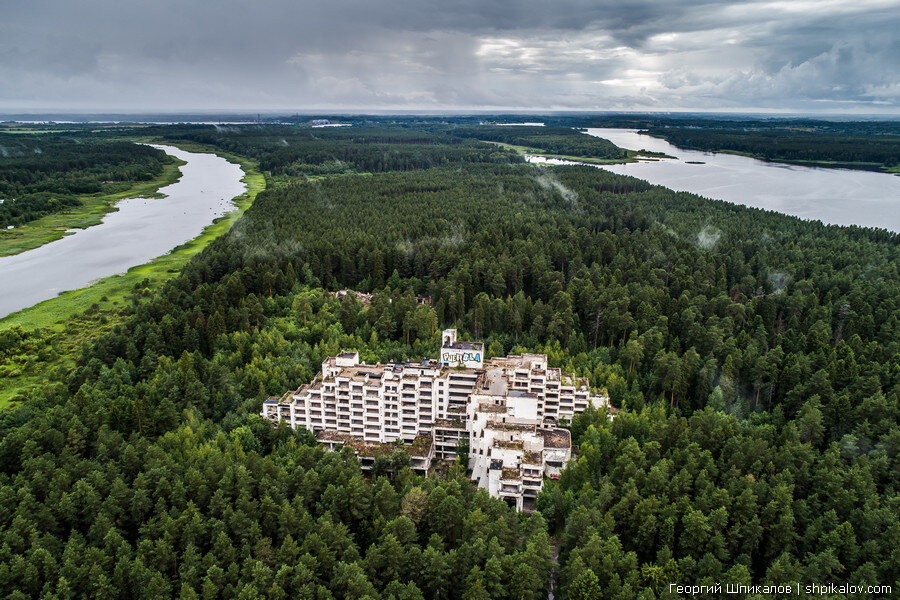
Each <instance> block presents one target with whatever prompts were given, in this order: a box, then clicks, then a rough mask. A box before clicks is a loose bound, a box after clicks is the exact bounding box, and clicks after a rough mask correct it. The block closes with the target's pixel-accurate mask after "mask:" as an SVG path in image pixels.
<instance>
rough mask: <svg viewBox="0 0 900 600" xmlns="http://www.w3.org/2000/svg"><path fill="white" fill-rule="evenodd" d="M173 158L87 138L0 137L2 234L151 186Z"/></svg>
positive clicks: (100, 138) (122, 143) (86, 135)
mask: <svg viewBox="0 0 900 600" xmlns="http://www.w3.org/2000/svg"><path fill="white" fill-rule="evenodd" d="M169 162H170V158H169V157H168V156H167V155H166V153H165V152H163V151H162V150H157V149H156V148H151V147H149V146H145V145H140V144H135V143H132V142H126V141H114V140H111V139H108V138H107V137H104V136H92V135H90V134H89V132H75V133H74V134H62V133H50V134H41V135H29V134H0V199H2V200H3V202H2V203H0V228H4V229H5V228H6V227H7V226H9V225H22V224H24V223H27V222H29V221H33V220H35V219H39V218H40V217H42V216H44V215H48V214H52V213H55V212H59V211H61V210H65V209H67V208H72V207H74V206H79V205H80V204H81V201H80V200H79V196H82V195H86V194H101V193H103V194H111V193H117V192H122V191H125V190H127V189H129V188H130V187H131V186H132V185H133V184H134V183H135V182H139V181H150V180H151V179H153V178H154V177H156V176H158V175H159V174H160V173H162V171H163V167H164V166H165V165H166V164H168V163H169Z"/></svg>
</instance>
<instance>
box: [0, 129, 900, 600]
mask: <svg viewBox="0 0 900 600" xmlns="http://www.w3.org/2000/svg"><path fill="white" fill-rule="evenodd" d="M154 132H155V133H156V134H157V135H161V136H166V137H165V139H168V140H173V139H183V140H190V141H194V142H199V143H204V144H208V145H211V146H215V147H219V148H223V149H227V150H228V151H229V152H233V153H236V154H240V155H245V156H251V157H254V158H257V159H258V160H259V161H260V164H261V165H264V166H263V169H266V170H268V171H269V178H270V186H269V188H268V189H267V190H266V191H265V192H262V193H260V194H259V196H258V197H257V199H256V201H255V202H254V204H253V205H252V206H251V208H250V209H248V210H247V212H246V213H245V214H244V216H243V217H242V218H241V219H240V220H239V221H238V222H237V223H236V224H235V226H234V227H233V228H232V230H231V232H230V233H228V234H226V235H224V236H222V237H220V238H219V239H217V240H216V241H215V242H213V243H212V244H211V245H210V246H208V247H207V248H206V249H205V250H204V251H203V252H202V253H201V254H200V255H198V256H197V257H196V258H195V259H194V260H193V261H192V262H191V263H189V264H188V265H187V266H186V267H185V268H184V270H183V272H182V273H181V275H180V276H179V277H177V278H176V279H174V280H171V281H170V282H168V283H167V284H165V285H164V286H163V288H162V289H160V290H159V291H157V292H147V293H146V294H144V293H141V294H138V293H136V294H135V296H134V298H133V300H132V305H131V307H130V309H129V312H130V315H129V317H128V318H127V320H125V322H124V323H123V324H121V325H117V326H115V327H114V328H113V329H112V331H110V332H109V333H108V334H107V335H105V336H103V337H102V338H101V339H100V340H99V341H98V342H97V343H95V344H93V345H91V346H89V347H85V348H84V349H83V351H82V353H81V356H80V358H79V360H78V366H77V367H76V368H75V369H74V370H73V371H72V372H70V373H58V374H48V376H47V377H48V382H47V384H46V386H44V387H43V388H42V389H39V390H37V391H35V392H33V393H31V394H30V397H29V398H27V399H25V400H23V401H22V402H19V403H18V404H17V405H16V406H15V407H14V408H13V409H10V410H7V411H5V412H4V413H3V414H2V415H0V590H2V593H3V594H4V595H5V596H7V597H10V598H28V597H34V598H41V597H45V598H64V597H97V598H132V597H137V598H158V597H178V598H219V597H225V598H232V597H233V598H289V597H299V598H323V599H324V598H335V599H344V598H348V599H350V598H352V599H363V598H368V599H372V600H378V599H382V600H387V599H388V598H395V599H401V598H404V599H405V598H409V599H413V598H423V599H424V598H448V599H449V598H462V599H466V600H475V599H482V598H483V599H489V598H492V599H504V598H509V599H513V598H516V599H518V598H545V597H547V587H548V585H549V581H550V580H551V577H552V575H551V572H552V570H553V568H554V561H553V556H554V547H555V546H556V545H557V544H558V551H559V558H558V563H559V564H558V577H559V580H558V583H559V587H558V588H557V589H556V597H557V598H559V597H562V598H565V599H569V600H586V599H589V598H613V599H642V600H650V599H654V598H673V597H676V596H674V595H673V594H670V593H669V591H668V584H669V583H688V584H699V583H701V582H719V583H723V584H724V583H726V582H735V583H751V582H757V583H763V582H766V583H793V582H801V583H812V582H823V581H824V582H835V583H840V582H853V583H863V584H888V585H894V586H895V587H894V589H898V588H897V587H896V586H898V585H900V580H898V574H900V553H898V551H897V548H898V547H900V521H898V514H900V497H898V493H897V491H898V490H897V485H898V478H900V464H898V456H897V455H898V452H900V425H898V420H900V413H898V395H900V289H898V287H900V273H898V268H900V240H898V237H897V236H896V234H892V233H890V232H887V231H884V230H871V229H863V228H858V227H835V226H823V225H822V224H820V223H816V222H804V221H801V220H799V219H796V218H792V217H787V216H784V215H779V214H776V213H771V212H764V211H760V210H757V209H750V208H746V207H741V206H736V205H731V204H727V203H725V202H717V201H710V200H706V199H702V198H699V197H697V196H693V195H690V194H684V193H675V192H672V191H670V190H667V189H665V188H661V187H658V186H651V185H650V184H648V183H646V182H644V181H640V180H637V179H633V178H628V177H622V176H617V175H614V174H611V173H608V172H606V171H603V170H600V169H596V168H592V167H550V168H548V167H540V166H536V165H528V164H522V163H521V162H520V161H521V159H520V158H519V157H518V156H516V155H515V154H514V153H511V152H507V151H503V150H502V149H500V148H498V147H497V146H496V145H491V144H486V143H480V142H477V141H475V140H472V139H463V138H461V137H455V136H454V135H453V134H452V132H435V131H430V130H425V129H422V130H420V131H416V130H415V129H414V128H411V127H408V126H404V127H402V128H389V127H373V128H368V129H356V128H347V129H314V130H310V129H308V128H291V127H286V126H265V127H242V128H237V127H235V128H228V129H225V128H214V127H179V128H159V129H158V130H155V131H154ZM295 146H296V147H295ZM330 164H333V165H334V173H335V175H332V176H322V175H323V174H324V173H325V171H324V170H323V165H330ZM338 173H339V175H338ZM340 287H353V288H356V289H359V290H364V291H372V292H374V293H375V297H374V299H373V302H372V303H371V305H370V306H367V307H364V306H362V305H361V304H359V303H358V302H357V301H356V300H355V299H354V298H353V296H347V297H345V299H344V300H343V301H341V302H338V301H337V300H336V299H334V298H333V297H332V296H330V295H329V294H327V291H328V290H334V289H338V288H340ZM415 295H429V296H431V298H432V304H431V305H430V306H429V305H417V303H416V301H415ZM443 325H454V326H456V327H458V328H460V329H461V330H463V331H465V332H466V333H467V335H468V336H470V337H472V338H481V339H484V340H485V342H486V347H487V349H488V350H487V353H488V355H501V354H506V353H509V352H514V351H522V350H532V351H538V352H544V353H547V354H548V355H549V358H550V362H551V364H553V365H554V366H561V367H564V368H566V369H567V370H572V371H577V372H578V373H580V374H583V375H585V376H587V377H589V378H590V381H591V385H592V386H595V387H604V388H606V389H607V390H608V391H609V393H610V396H611V398H612V401H613V403H614V404H615V405H616V406H618V407H620V408H621V409H622V410H621V411H620V412H619V414H618V416H617V417H616V418H615V420H613V421H612V422H609V421H608V420H607V418H606V416H605V414H602V413H601V414H598V413H595V412H590V413H586V414H585V415H583V416H580V417H577V418H575V419H574V420H573V422H572V423H571V429H572V433H573V441H574V443H575V444H576V445H577V459H576V460H575V461H573V463H572V464H570V465H569V467H568V468H567V469H566V471H565V472H564V474H563V477H562V478H561V479H560V481H559V482H558V484H552V483H548V484H547V485H546V486H545V489H544V491H543V492H542V494H541V496H540V497H539V499H538V503H537V504H538V511H537V512H535V513H533V514H531V515H520V514H515V513H513V512H511V511H510V510H509V509H508V508H507V507H506V505H505V503H503V502H501V501H499V500H492V499H490V498H488V497H487V496H486V495H485V494H484V492H475V490H474V489H473V487H472V485H471V484H470V483H469V482H468V480H467V479H465V477H464V474H463V473H461V472H459V468H454V469H451V470H450V471H449V472H448V473H446V474H444V475H443V476H442V477H439V476H437V475H436V474H435V475H430V476H429V477H428V478H422V477H419V476H416V475H414V474H412V473H411V472H410V470H409V469H408V468H407V464H408V462H407V461H408V458H406V457H405V456H404V454H403V452H402V451H398V452H396V453H395V454H394V455H393V456H392V457H390V458H389V459H385V460H383V461H381V463H380V464H379V465H378V469H377V474H376V475H375V476H374V477H373V478H372V479H371V480H368V479H365V478H363V477H362V475H361V473H360V470H359V467H358V465H357V464H356V462H355V461H354V460H353V459H352V457H351V456H347V455H340V454H335V453H328V452H324V451H323V450H322V449H320V448H316V447H315V446H314V444H313V442H312V439H311V436H310V435H309V434H308V433H306V432H303V431H292V430H290V429H288V428H286V427H284V426H281V427H278V428H273V427H272V426H271V425H270V424H269V423H268V422H267V421H264V420H263V419H262V418H261V417H259V416H257V413H258V411H259V409H260V406H261V402H262V400H263V399H264V398H266V397H267V396H268V395H271V394H280V393H282V392H283V391H284V390H286V389H289V388H294V387H296V386H298V385H300V384H301V383H304V382H307V381H309V380H310V379H311V378H312V377H313V376H314V375H315V373H316V371H317V370H318V368H319V364H320V363H321V360H322V359H323V358H324V357H326V356H329V355H333V354H334V353H336V352H337V351H338V350H339V349H341V348H355V349H358V350H359V351H360V353H361V359H363V360H366V361H375V360H381V361H385V360H402V359H412V358H419V357H423V356H432V355H433V354H434V349H435V348H436V346H437V344H438V338H439V333H437V332H439V330H440V327H441V326H443ZM39 336H40V333H39V332H37V333H26V332H22V331H19V330H15V329H14V330H8V331H6V332H3V333H2V335H0V353H2V354H0V360H4V361H6V360H12V359H13V358H14V357H16V356H18V355H20V354H22V353H25V352H27V351H28V348H35V349H36V350H37V352H40V351H42V350H46V349H45V348H42V347H41V345H40V344H39V343H38V341H37V338H39ZM40 361H41V356H39V355H35V356H34V357H33V360H32V361H31V362H30V363H29V362H28V361H27V360H26V361H25V362H24V364H25V365H26V367H25V368H34V367H35V365H37V366H38V367H37V368H39V365H40ZM28 365H31V367H29V366H28ZM554 540H558V542H557V541H554Z"/></svg>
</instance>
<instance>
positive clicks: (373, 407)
mask: <svg viewBox="0 0 900 600" xmlns="http://www.w3.org/2000/svg"><path fill="white" fill-rule="evenodd" d="M589 404H592V405H594V406H595V407H598V408H599V407H601V406H608V404H609V401H608V398H607V397H606V396H605V395H595V394H592V393H591V392H590V390H589V389H588V386H587V382H586V381H585V380H584V379H578V378H575V377H573V376H571V375H568V374H566V373H563V372H562V371H561V370H560V369H554V368H548V367H547V357H546V356H545V355H542V354H522V355H515V356H507V357H506V358H492V359H490V360H488V361H487V362H486V363H485V361H484V345H483V344H482V343H480V342H462V341H458V340H457V338H456V330H455V329H447V330H445V331H444V332H443V334H442V344H441V349H440V357H439V359H438V360H423V361H421V362H416V363H402V364H401V363H389V364H384V365H382V364H376V365H367V364H365V363H360V361H359V353H358V352H341V353H340V354H338V355H337V356H334V357H330V358H326V359H325V361H324V362H323V363H322V372H321V373H319V374H318V375H317V376H316V378H315V379H314V380H313V381H312V383H310V384H308V385H304V386H302V387H301V388H300V389H298V390H296V391H294V392H288V393H287V394H285V395H284V396H283V397H282V398H270V399H269V400H266V402H265V403H264V404H263V409H262V415H263V416H264V417H267V418H269V419H270V420H272V421H273V422H275V423H277V422H278V421H280V420H284V421H286V422H287V423H288V424H290V426H291V427H295V428H296V427H304V428H306V429H308V430H310V431H312V432H314V433H315V434H316V438H317V439H318V440H319V441H320V442H321V443H324V444H327V445H329V446H330V447H332V448H336V447H339V446H345V445H346V446H350V447H352V448H353V449H354V450H355V451H356V453H357V455H358V456H359V457H360V464H361V465H362V466H363V468H364V469H366V468H370V467H371V465H372V463H373V461H374V456H376V455H377V454H379V453H385V452H389V450H390V447H386V446H385V444H391V443H395V442H397V440H401V441H402V442H404V443H406V444H408V446H409V454H410V457H411V460H412V465H413V468H415V469H416V470H419V471H422V472H425V471H427V470H428V469H429V468H430V467H431V463H432V460H433V459H452V458H455V457H456V452H457V448H460V447H464V446H465V445H468V447H469V451H468V452H469V458H470V468H471V470H472V477H473V478H474V479H475V480H476V481H477V482H478V484H479V486H480V487H483V488H486V489H487V490H488V491H489V492H490V493H491V495H493V496H499V497H504V498H507V499H508V501H509V502H510V503H515V505H516V506H517V507H518V508H520V509H521V508H522V505H523V501H524V500H526V499H528V498H532V497H534V496H536V495H537V492H538V491H540V489H541V485H542V482H543V478H544V476H548V477H558V476H559V471H560V469H561V468H562V466H563V465H564V464H565V462H566V461H567V460H568V459H569V457H570V456H571V441H570V438H569V432H568V431H567V430H565V429H560V428H557V424H558V423H559V420H560V419H571V418H572V417H573V416H574V415H575V414H577V413H580V412H582V411H583V410H585V409H586V408H587V407H588V405H589Z"/></svg>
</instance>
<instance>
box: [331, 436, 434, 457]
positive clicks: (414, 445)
mask: <svg viewBox="0 0 900 600" xmlns="http://www.w3.org/2000/svg"><path fill="white" fill-rule="evenodd" d="M316 441H317V442H320V443H322V442H339V443H341V444H343V445H345V446H349V447H350V448H353V449H354V450H355V451H356V452H357V453H358V454H359V455H360V456H373V457H374V456H390V455H392V454H393V453H394V452H395V451H397V450H401V449H402V450H405V451H406V453H407V454H409V456H410V457H412V458H419V457H424V456H427V455H428V454H429V453H430V452H431V446H432V442H433V439H432V436H431V435H430V434H427V433H424V434H419V435H418V436H416V438H415V439H414V440H412V442H408V443H404V444H402V445H401V444H396V443H384V444H382V443H370V442H366V441H365V440H363V439H362V438H360V437H357V436H355V435H350V434H349V433H343V432H340V431H334V430H330V429H326V430H323V431H319V432H317V433H316Z"/></svg>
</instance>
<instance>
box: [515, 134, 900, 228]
mask: <svg viewBox="0 0 900 600" xmlns="http://www.w3.org/2000/svg"><path fill="white" fill-rule="evenodd" d="M587 133H589V134H591V135H595V136H598V137H602V138H606V139H608V140H609V141H611V142H612V143H614V144H616V145H617V146H620V147H622V148H628V149H630V150H642V149H643V150H649V151H653V152H663V153H665V154H668V155H670V156H674V157H675V158H674V159H661V160H659V161H656V162H638V163H626V164H621V165H603V166H602V167H601V168H603V169H607V170H609V171H613V172H614V173H620V174H622V175H631V176H633V177H639V178H640V179H645V180H647V181H649V182H650V183H654V184H657V185H663V186H665V187H667V188H671V189H673V190H677V191H683V192H692V193H694V194H699V195H701V196H705V197H707V198H715V199H718V200H726V201H728V202H733V203H735V204H744V205H746V206H753V207H756V208H764V209H767V210H775V211H778V212H781V213H785V214H788V215H793V216H796V217H800V218H803V219H819V220H821V221H822V222H823V223H829V224H836V225H862V226H865V227H883V228H885V229H890V230H892V231H900V177H898V176H895V175H892V174H889V173H875V172H871V171H855V170H851V169H826V168H817V167H801V166H796V165H788V164H784V163H775V162H765V161H761V160H756V159H753V158H747V157H745V156H737V155H733V154H716V153H712V152H700V151H696V150H683V149H681V148H678V147H676V146H673V145H672V144H670V143H669V142H667V141H665V140H662V139H659V138H654V137H651V136H648V135H641V134H639V133H637V132H636V130H632V129H599V128H592V129H588V130H587ZM531 160H534V159H531ZM687 161H695V162H701V163H703V164H691V163H689V162H687Z"/></svg>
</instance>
